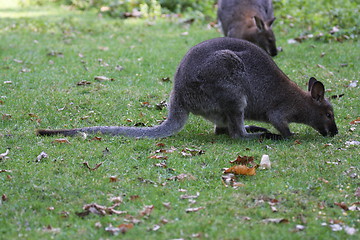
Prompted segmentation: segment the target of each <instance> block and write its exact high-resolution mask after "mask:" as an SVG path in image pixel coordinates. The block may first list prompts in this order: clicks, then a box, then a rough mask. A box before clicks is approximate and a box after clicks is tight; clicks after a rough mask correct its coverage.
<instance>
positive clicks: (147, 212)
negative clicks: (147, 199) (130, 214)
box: [139, 205, 154, 216]
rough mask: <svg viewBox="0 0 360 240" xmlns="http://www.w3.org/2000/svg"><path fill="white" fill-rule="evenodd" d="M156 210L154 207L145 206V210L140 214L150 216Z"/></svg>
mask: <svg viewBox="0 0 360 240" xmlns="http://www.w3.org/2000/svg"><path fill="white" fill-rule="evenodd" d="M153 210H154V205H147V206H144V209H143V210H141V211H140V212H139V214H140V216H150V214H151V212H152V211H153Z"/></svg>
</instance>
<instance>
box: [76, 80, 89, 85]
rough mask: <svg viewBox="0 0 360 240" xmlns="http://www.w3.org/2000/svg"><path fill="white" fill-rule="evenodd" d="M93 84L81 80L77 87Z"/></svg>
mask: <svg viewBox="0 0 360 240" xmlns="http://www.w3.org/2000/svg"><path fill="white" fill-rule="evenodd" d="M90 84H91V82H89V81H86V80H81V81H80V82H78V83H76V85H78V86H84V85H90Z"/></svg>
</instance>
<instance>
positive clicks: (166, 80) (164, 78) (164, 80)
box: [161, 77, 170, 82]
mask: <svg viewBox="0 0 360 240" xmlns="http://www.w3.org/2000/svg"><path fill="white" fill-rule="evenodd" d="M161 81H163V82H170V78H169V77H163V78H161Z"/></svg>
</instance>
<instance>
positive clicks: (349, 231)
mask: <svg viewBox="0 0 360 240" xmlns="http://www.w3.org/2000/svg"><path fill="white" fill-rule="evenodd" d="M344 231H345V232H346V233H347V234H348V235H355V233H356V232H357V229H355V228H353V227H348V226H344Z"/></svg>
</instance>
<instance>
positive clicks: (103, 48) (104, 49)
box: [98, 46, 109, 51]
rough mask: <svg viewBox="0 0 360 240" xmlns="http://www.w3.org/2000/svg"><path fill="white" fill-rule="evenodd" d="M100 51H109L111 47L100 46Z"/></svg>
mask: <svg viewBox="0 0 360 240" xmlns="http://www.w3.org/2000/svg"><path fill="white" fill-rule="evenodd" d="M98 49H99V50H101V51H109V47H104V46H99V47H98Z"/></svg>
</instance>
